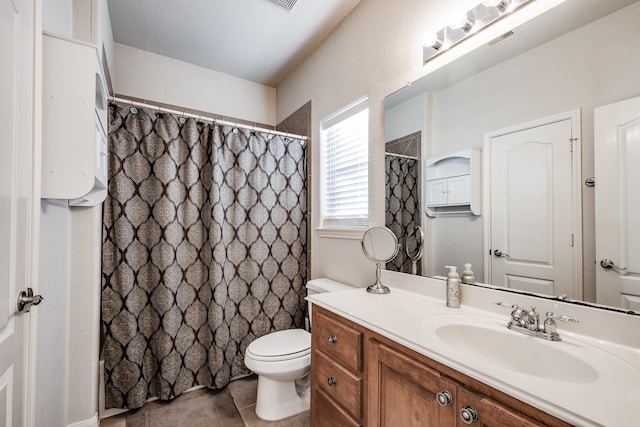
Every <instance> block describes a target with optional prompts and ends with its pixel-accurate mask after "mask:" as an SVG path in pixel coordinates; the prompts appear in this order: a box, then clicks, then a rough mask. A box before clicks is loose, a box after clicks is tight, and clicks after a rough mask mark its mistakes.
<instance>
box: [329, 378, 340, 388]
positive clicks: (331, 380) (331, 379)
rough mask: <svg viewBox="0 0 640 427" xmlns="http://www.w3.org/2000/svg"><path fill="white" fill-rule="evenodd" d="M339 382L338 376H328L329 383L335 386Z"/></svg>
mask: <svg viewBox="0 0 640 427" xmlns="http://www.w3.org/2000/svg"><path fill="white" fill-rule="evenodd" d="M337 382H338V381H337V380H336V377H329V378H327V383H328V384H329V385H330V386H334V385H336V383H337Z"/></svg>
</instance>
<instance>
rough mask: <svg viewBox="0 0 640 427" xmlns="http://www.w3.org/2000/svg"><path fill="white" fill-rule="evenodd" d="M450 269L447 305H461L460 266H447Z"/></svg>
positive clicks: (456, 306)
mask: <svg viewBox="0 0 640 427" xmlns="http://www.w3.org/2000/svg"><path fill="white" fill-rule="evenodd" d="M445 267H447V268H448V269H449V275H448V276H447V307H452V308H458V307H460V276H458V272H457V270H458V268H457V267H455V266H452V265H447V266H445Z"/></svg>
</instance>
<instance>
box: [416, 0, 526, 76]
mask: <svg viewBox="0 0 640 427" xmlns="http://www.w3.org/2000/svg"><path fill="white" fill-rule="evenodd" d="M534 1H535V0H485V1H483V2H481V3H480V4H478V5H477V6H475V7H474V8H473V9H471V10H469V11H468V12H467V13H465V14H464V15H461V16H460V17H457V18H455V19H454V20H452V22H451V23H450V24H449V25H448V26H446V27H444V28H442V29H441V30H439V31H438V32H436V33H434V34H430V35H428V36H426V37H425V39H424V46H423V59H424V63H425V64H426V63H427V62H428V61H430V60H431V59H433V58H435V57H436V56H438V55H440V54H441V53H442V52H445V51H447V50H448V49H451V48H452V47H453V46H455V45H457V44H458V43H460V42H462V41H464V40H466V39H467V38H469V37H471V36H472V35H473V34H476V33H478V32H480V31H482V30H483V29H485V28H487V27H488V26H489V25H491V24H493V23H495V22H497V21H499V20H500V19H502V18H505V17H507V16H509V15H511V14H512V13H514V12H516V11H517V10H519V9H520V8H522V7H523V6H525V5H527V4H529V3H532V2H534Z"/></svg>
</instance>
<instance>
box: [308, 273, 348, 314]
mask: <svg viewBox="0 0 640 427" xmlns="http://www.w3.org/2000/svg"><path fill="white" fill-rule="evenodd" d="M349 289H353V286H349V285H345V284H344V283H340V282H336V281H335V280H331V279H324V278H322V279H313V280H309V281H308V282H307V295H314V294H323V293H326V292H336V291H346V290H349ZM312 305H313V304H311V303H310V302H308V301H307V313H308V316H309V324H311V306H312Z"/></svg>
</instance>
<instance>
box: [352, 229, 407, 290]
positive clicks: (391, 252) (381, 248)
mask: <svg viewBox="0 0 640 427" xmlns="http://www.w3.org/2000/svg"><path fill="white" fill-rule="evenodd" d="M360 244H361V245H362V252H363V253H364V255H365V256H366V257H367V258H369V259H370V260H371V261H373V262H375V263H376V283H374V284H373V285H371V286H369V287H368V288H367V292H371V293H372V294H388V293H389V292H390V290H389V288H388V287H386V286H384V285H383V284H382V283H380V270H381V266H382V263H387V262H389V261H391V260H392V259H393V258H394V257H395V256H396V255H397V254H398V251H399V249H400V247H399V245H398V238H397V237H396V235H395V234H393V231H391V230H389V229H388V228H387V227H372V228H370V229H368V230H367V231H366V232H365V233H364V236H362V240H361V241H360Z"/></svg>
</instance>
